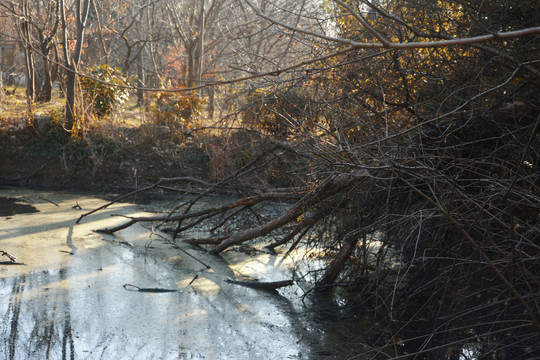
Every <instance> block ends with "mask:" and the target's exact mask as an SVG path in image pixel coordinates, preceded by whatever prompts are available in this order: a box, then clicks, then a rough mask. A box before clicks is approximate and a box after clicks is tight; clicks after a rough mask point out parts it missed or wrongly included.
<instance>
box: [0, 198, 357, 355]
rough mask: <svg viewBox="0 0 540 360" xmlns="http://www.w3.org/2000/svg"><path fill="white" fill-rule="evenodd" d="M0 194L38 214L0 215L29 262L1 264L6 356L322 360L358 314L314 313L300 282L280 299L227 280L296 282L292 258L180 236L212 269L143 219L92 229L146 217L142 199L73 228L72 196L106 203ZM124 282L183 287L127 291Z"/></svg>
mask: <svg viewBox="0 0 540 360" xmlns="http://www.w3.org/2000/svg"><path fill="white" fill-rule="evenodd" d="M0 196H4V197H12V198H14V197H20V196H24V197H25V200H26V201H27V202H28V203H29V204H30V205H31V206H33V207H35V208H36V209H37V210H39V212H36V213H28V214H18V215H12V216H9V217H2V218H0V250H2V251H7V252H8V253H10V254H13V255H15V256H17V261H18V262H19V263H22V264H24V265H0V300H1V301H0V339H1V340H0V341H1V342H0V358H2V359H3V358H6V359H187V358H189V359H198V358H201V359H202V358H205V359H317V358H343V357H344V352H345V353H346V344H343V343H342V342H343V341H346V340H345V339H347V335H349V338H350V335H351V331H350V328H349V327H348V326H353V322H354V321H355V320H354V319H352V320H350V321H349V322H350V324H349V325H347V326H345V325H346V324H341V323H340V322H341V321H344V320H343V319H341V318H339V316H337V317H336V316H334V315H335V314H337V312H336V313H334V312H333V310H328V308H327V307H325V309H326V310H324V311H323V309H322V308H319V309H317V307H314V308H311V309H309V310H308V309H306V308H305V307H303V306H302V302H301V301H300V296H301V295H302V294H303V292H302V290H301V289H300V288H299V287H297V286H295V287H291V288H289V289H286V290H284V293H285V294H286V296H281V295H280V294H278V293H276V294H273V293H268V292H262V291H257V290H254V289H249V288H244V287H240V286H235V285H229V284H227V283H225V281H224V280H226V279H227V278H238V277H250V278H260V279H264V280H266V281H276V280H284V279H290V278H291V277H292V273H291V269H290V266H289V265H290V264H288V261H283V258H282V257H280V256H279V255H270V254H266V253H264V252H257V251H256V250H254V251H250V252H249V254H246V253H243V252H239V251H227V252H225V253H224V254H223V257H213V256H208V255H207V254H206V253H205V252H204V251H202V250H200V249H198V248H196V247H191V246H188V245H184V244H178V245H180V246H182V248H183V249H184V250H185V251H187V252H188V253H189V254H190V255H192V256H194V257H196V258H197V259H199V260H202V261H203V262H204V263H205V264H209V265H210V269H207V268H206V267H205V266H203V265H202V264H201V263H200V262H198V261H196V260H195V259H194V258H193V257H191V256H188V255H187V254H185V253H183V252H180V251H178V250H177V249H174V248H172V247H171V245H170V244H167V243H166V242H164V241H163V239H162V238H160V237H157V236H155V235H152V232H151V231H149V230H148V229H145V228H143V227H141V226H134V227H132V228H128V229H126V230H123V231H121V232H119V233H118V234H117V236H115V237H113V236H105V237H104V236H102V235H99V234H97V233H94V232H93V231H92V230H94V229H97V228H102V227H108V226H111V225H113V223H118V222H121V221H123V219H121V218H120V219H119V218H116V217H114V218H111V217H110V215H111V214H113V213H114V214H123V215H135V214H140V213H141V211H142V210H141V209H140V208H138V207H137V206H135V205H132V204H115V205H113V206H111V207H110V208H107V209H106V210H104V211H103V212H101V213H97V214H95V215H92V216H89V217H88V218H85V220H84V221H83V222H82V223H81V224H77V225H76V224H75V221H76V219H77V218H78V217H79V215H80V210H77V209H76V208H74V205H75V204H77V203H78V204H80V206H82V208H83V210H89V209H92V208H96V207H98V206H100V205H102V204H104V203H105V202H104V201H103V200H100V199H97V198H94V197H88V196H81V195H75V194H68V193H62V192H51V193H47V192H38V191H30V190H21V189H4V190H0ZM124 284H134V285H136V286H139V287H141V288H163V289H177V290H178V292H171V293H148V292H147V293H143V292H136V291H126V290H125V289H124V287H123V285H124ZM325 311H326V312H325ZM325 314H330V316H326V317H325ZM339 329H341V330H339ZM340 331H341V332H343V333H340ZM346 332H348V333H349V334H346ZM340 343H341V344H340ZM331 354H333V355H334V356H329V355H331Z"/></svg>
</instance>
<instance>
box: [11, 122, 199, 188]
mask: <svg viewBox="0 0 540 360" xmlns="http://www.w3.org/2000/svg"><path fill="white" fill-rule="evenodd" d="M115 131H116V133H115V134H112V135H111V137H105V136H103V135H102V134H94V135H93V137H89V138H88V139H87V140H86V142H85V143H83V142H76V141H73V140H70V139H65V138H62V137H61V136H60V135H58V134H55V133H49V134H48V135H46V136H42V135H39V134H36V133H35V132H33V131H32V130H30V129H27V128H26V129H22V130H16V131H15V130H11V131H10V132H6V131H0V185H4V186H24V187H31V188H40V189H84V190H90V191H99V192H107V191H125V190H131V189H134V188H137V187H140V186H144V185H147V184H152V183H154V182H156V181H157V180H159V179H160V178H164V177H181V176H192V177H197V178H202V179H207V178H208V172H209V170H208V160H209V158H208V155H207V154H206V152H205V151H204V149H203V148H202V147H201V146H199V145H200V144H187V145H178V143H177V142H175V139H168V140H167V141H160V140H156V142H155V143H152V142H151V141H150V140H148V139H145V138H144V137H143V135H142V134H141V130H137V129H126V130H118V129H117V130H115ZM113 135H114V136H113Z"/></svg>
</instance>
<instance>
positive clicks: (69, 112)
mask: <svg viewBox="0 0 540 360" xmlns="http://www.w3.org/2000/svg"><path fill="white" fill-rule="evenodd" d="M74 71H75V69H73V68H70V69H69V70H68V71H66V83H65V91H66V130H68V131H72V130H73V125H74V124H75V80H76V75H75V72H74Z"/></svg>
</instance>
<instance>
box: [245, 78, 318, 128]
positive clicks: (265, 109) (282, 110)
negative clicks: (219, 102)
mask: <svg viewBox="0 0 540 360" xmlns="http://www.w3.org/2000/svg"><path fill="white" fill-rule="evenodd" d="M311 110H312V107H311V104H310V101H309V99H308V98H307V97H306V96H304V95H303V94H302V93H300V92H299V91H298V90H296V89H287V90H281V91H277V92H270V91H268V89H257V90H256V91H254V92H253V94H251V95H250V96H249V97H248V98H247V105H246V106H245V108H244V110H243V112H242V115H243V122H244V123H245V124H246V125H250V126H252V127H255V128H259V129H261V130H264V131H266V132H268V133H270V134H272V135H274V136H277V137H287V135H289V134H293V133H295V132H298V131H305V130H309V129H312V128H313V126H314V124H315V122H316V116H311V115H310V113H311Z"/></svg>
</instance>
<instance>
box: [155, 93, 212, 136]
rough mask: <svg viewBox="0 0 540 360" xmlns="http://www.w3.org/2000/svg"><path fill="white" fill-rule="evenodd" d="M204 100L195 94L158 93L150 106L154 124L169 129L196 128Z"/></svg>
mask: <svg viewBox="0 0 540 360" xmlns="http://www.w3.org/2000/svg"><path fill="white" fill-rule="evenodd" d="M203 103H204V100H203V99H201V98H200V97H198V96H197V94H195V93H189V94H173V93H165V92H159V93H157V95H156V97H155V99H154V101H153V102H152V104H151V105H150V111H151V112H152V115H153V119H154V123H155V124H157V125H166V126H168V127H170V128H175V129H178V128H179V129H182V130H190V129H193V128H194V127H196V126H198V121H197V117H198V116H199V115H200V114H201V110H202V104H203Z"/></svg>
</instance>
